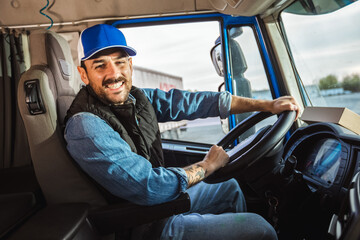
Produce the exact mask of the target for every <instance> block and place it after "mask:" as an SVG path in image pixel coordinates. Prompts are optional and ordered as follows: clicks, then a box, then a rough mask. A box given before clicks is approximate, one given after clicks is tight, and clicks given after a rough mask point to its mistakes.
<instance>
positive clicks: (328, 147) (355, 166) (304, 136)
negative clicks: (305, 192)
mask: <svg viewBox="0 0 360 240" xmlns="http://www.w3.org/2000/svg"><path fill="white" fill-rule="evenodd" d="M359 153H360V136H359V135H356V134H354V133H352V132H350V131H349V130H347V129H345V128H343V127H341V126H339V125H336V124H332V123H316V124H312V125H309V126H307V127H304V128H300V129H298V130H297V131H295V132H294V134H293V135H292V136H291V138H290V139H289V141H288V142H287V143H286V145H285V149H284V156H283V157H284V159H287V158H288V157H290V156H295V157H296V159H297V166H296V170H297V171H299V172H301V173H302V174H303V177H304V179H305V180H306V181H307V183H308V184H309V185H310V186H311V187H313V188H314V189H316V190H319V191H321V190H322V191H324V192H326V193H327V194H331V196H337V195H338V193H339V192H340V191H341V190H346V189H347V188H348V187H349V184H350V182H351V179H352V177H353V176H354V174H355V173H356V172H358V171H359V170H360V165H359V164H360V154H359Z"/></svg>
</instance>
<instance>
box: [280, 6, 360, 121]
mask: <svg viewBox="0 0 360 240" xmlns="http://www.w3.org/2000/svg"><path fill="white" fill-rule="evenodd" d="M295 4H297V3H295ZM293 8H294V7H291V6H290V7H289V9H288V11H287V10H285V11H284V12H282V13H281V19H282V25H283V27H284V32H285V34H286V37H287V40H288V43H289V47H290V51H291V54H292V57H293V59H294V62H295V66H296V69H297V71H298V74H299V79H298V80H299V82H300V83H301V85H302V86H303V87H304V90H305V91H306V92H304V96H305V98H306V104H307V105H311V104H312V105H313V106H329V107H347V108H349V109H350V110H352V111H354V112H356V113H358V114H360V57H359V56H360V28H359V26H358V23H359V22H360V2H359V1H357V2H355V3H352V4H350V5H347V6H345V7H342V8H340V9H339V10H336V11H332V12H329V13H326V14H321V15H303V14H293V13H290V12H291V11H292V10H293Z"/></svg>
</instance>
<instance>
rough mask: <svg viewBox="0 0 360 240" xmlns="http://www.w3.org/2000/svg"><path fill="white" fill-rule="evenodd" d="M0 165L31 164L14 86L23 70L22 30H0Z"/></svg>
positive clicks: (7, 166)
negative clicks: (18, 32)
mask: <svg viewBox="0 0 360 240" xmlns="http://www.w3.org/2000/svg"><path fill="white" fill-rule="evenodd" d="M0 62H1V64H0V113H1V118H0V154H1V155H0V168H9V167H17V166H26V165H29V164H31V158H30V150H29V145H28V142H27V136H26V132H25V127H24V124H23V122H22V119H21V116H20V112H19V108H18V104H17V88H18V84H19V80H20V77H21V74H22V73H23V72H24V71H25V64H24V54H23V46H22V34H17V33H15V32H14V31H10V30H8V31H7V32H6V33H1V34H0Z"/></svg>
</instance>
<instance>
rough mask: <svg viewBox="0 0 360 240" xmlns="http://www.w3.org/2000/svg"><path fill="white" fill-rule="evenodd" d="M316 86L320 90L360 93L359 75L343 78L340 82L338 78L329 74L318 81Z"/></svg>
mask: <svg viewBox="0 0 360 240" xmlns="http://www.w3.org/2000/svg"><path fill="white" fill-rule="evenodd" d="M318 86H319V88H320V90H326V89H332V88H343V89H344V90H348V91H351V92H360V75H359V74H351V75H348V76H345V77H344V78H343V80H342V81H341V82H340V81H338V78H337V77H336V76H335V75H333V74H330V75H328V76H326V77H324V78H321V79H320V80H319V83H318Z"/></svg>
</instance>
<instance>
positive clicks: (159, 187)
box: [65, 113, 188, 205]
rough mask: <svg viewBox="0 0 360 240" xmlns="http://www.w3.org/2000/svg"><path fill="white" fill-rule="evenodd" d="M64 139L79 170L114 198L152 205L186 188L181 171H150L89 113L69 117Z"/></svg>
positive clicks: (164, 169)
mask: <svg viewBox="0 0 360 240" xmlns="http://www.w3.org/2000/svg"><path fill="white" fill-rule="evenodd" d="M65 139H66V141H67V149H68V151H69V152H70V154H71V156H72V157H73V158H74V159H75V161H76V162H77V163H78V164H79V165H80V167H81V168H82V169H83V170H84V171H85V172H86V173H87V174H88V175H89V176H91V177H92V178H93V179H94V180H95V181H97V182H98V183H99V184H100V185H102V186H103V187H104V188H105V189H107V190H108V191H109V192H111V193H112V194H113V195H115V196H118V197H120V198H123V199H126V200H129V201H131V202H134V203H137V204H140V205H154V204H160V203H163V202H168V201H171V200H174V199H176V198H177V197H178V196H179V194H180V193H181V192H184V191H185V190H186V188H187V185H188V183H187V177H186V173H185V171H184V170H183V169H182V168H163V167H159V168H152V165H151V164H150V162H149V161H148V160H146V159H145V158H143V157H142V156H140V155H137V154H136V153H133V152H132V151H131V149H130V146H129V145H128V144H127V143H126V142H125V141H124V140H123V139H122V138H121V137H120V135H119V134H118V133H117V132H115V131H114V130H113V129H112V128H111V127H110V126H109V125H108V124H107V123H106V122H105V121H104V120H102V119H100V118H99V117H97V116H95V115H93V114H91V113H79V114H77V115H74V116H73V117H71V118H70V119H69V121H68V122H67V125H66V129H65Z"/></svg>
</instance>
